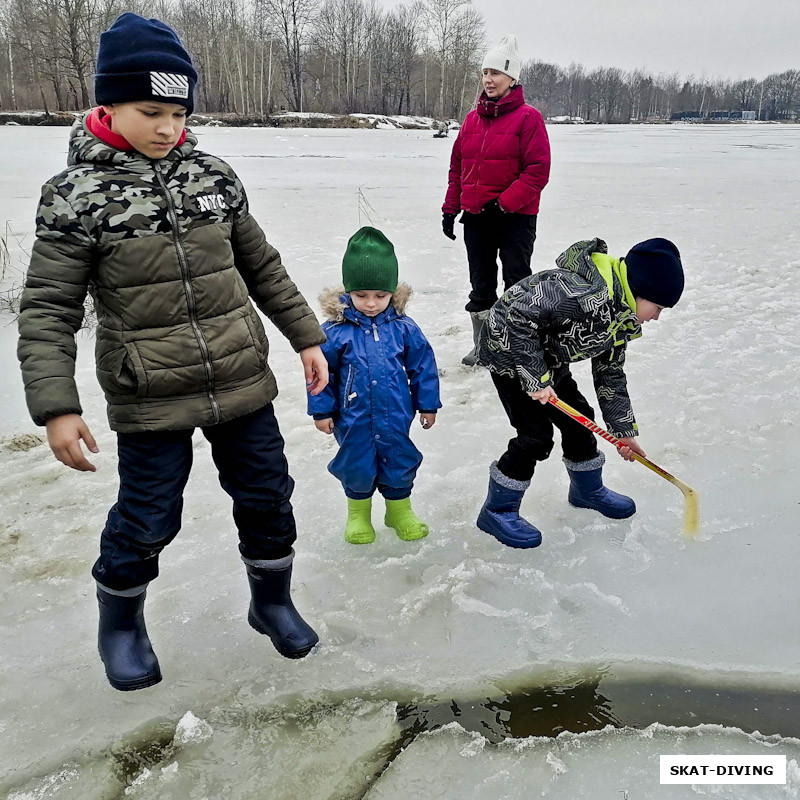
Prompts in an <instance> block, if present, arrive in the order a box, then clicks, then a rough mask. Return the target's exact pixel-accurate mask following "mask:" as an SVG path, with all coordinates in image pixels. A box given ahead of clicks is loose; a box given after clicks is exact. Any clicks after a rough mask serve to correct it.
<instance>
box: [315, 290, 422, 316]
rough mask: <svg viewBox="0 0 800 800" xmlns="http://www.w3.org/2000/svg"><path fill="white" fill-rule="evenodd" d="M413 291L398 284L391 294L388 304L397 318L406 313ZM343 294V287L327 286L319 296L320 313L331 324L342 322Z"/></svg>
mask: <svg viewBox="0 0 800 800" xmlns="http://www.w3.org/2000/svg"><path fill="white" fill-rule="evenodd" d="M413 293H414V290H413V289H412V288H411V287H410V286H409V285H408V284H407V283H398V284H397V289H395V291H394V292H393V293H392V302H391V303H390V304H389V306H390V307H391V308H394V310H395V311H396V312H397V314H398V315H399V316H403V315H404V314H405V313H406V305H408V301H409V300H410V299H411V295H412V294H413ZM343 294H345V291H344V286H341V285H340V286H329V287H328V288H327V289H323V290H322V292H321V293H320V295H319V304H320V307H321V308H322V313H323V314H324V315H325V317H326V318H327V319H329V320H330V321H331V322H342V320H344V312H345V309H346V308H347V304H346V303H343V302H342V295H343Z"/></svg>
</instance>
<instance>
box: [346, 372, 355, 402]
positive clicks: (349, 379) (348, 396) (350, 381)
mask: <svg viewBox="0 0 800 800" xmlns="http://www.w3.org/2000/svg"><path fill="white" fill-rule="evenodd" d="M353 377H354V375H353V365H352V364H350V365H349V366H348V367H347V381H346V383H345V385H344V407H345V408H347V407H348V406H349V405H350V401H351V400H353V399H354V398H353V397H352V396H351V391H350V390H351V389H352V388H353Z"/></svg>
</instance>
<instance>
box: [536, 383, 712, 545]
mask: <svg viewBox="0 0 800 800" xmlns="http://www.w3.org/2000/svg"><path fill="white" fill-rule="evenodd" d="M548 402H550V403H552V404H553V405H554V406H555V407H556V408H558V409H560V410H561V411H563V412H564V413H565V414H567V415H569V416H570V417H572V419H574V420H575V421H576V422H579V423H580V424H581V425H583V427H584V428H588V429H589V430H590V431H592V433H596V434H597V435H598V436H600V437H601V438H602V439H605V440H606V441H607V442H611V444H613V445H614V447H616V448H620V447H624V446H625V445H624V444H623V443H622V442H621V441H620V440H619V439H617V437H616V436H614V435H613V434H610V433H609V432H608V431H606V430H603V429H602V428H601V427H600V426H599V425H596V424H595V423H594V422H593V421H592V420H590V419H589V417H585V416H584V415H583V414H581V412H580V411H578V410H577V409H574V408H573V407H572V406H570V405H567V403H565V402H564V401H563V400H559V399H558V398H557V397H550V398H548ZM633 457H634V458H635V459H636V460H637V461H638V462H639V463H640V464H644V465H645V466H646V467H647V468H648V469H651V470H653V472H655V473H656V475H660V476H661V477H662V478H664V479H665V480H668V481H669V482H670V483H673V484H675V486H677V487H678V488H679V489H680V490H681V492H683V500H684V503H683V532H684V534H686V535H687V536H694V535H695V534H696V533H697V530H698V527H699V526H700V507H699V504H698V501H697V492H696V491H695V490H694V489H692V487H691V486H687V485H686V484H685V483H684V482H683V481H679V480H678V479H677V478H676V477H675V476H674V475H670V473H669V472H667V471H666V470H665V469H661V467H659V466H658V464H654V463H653V462H652V461H651V460H650V459H649V458H645V457H644V456H640V455H638V454H637V453H633Z"/></svg>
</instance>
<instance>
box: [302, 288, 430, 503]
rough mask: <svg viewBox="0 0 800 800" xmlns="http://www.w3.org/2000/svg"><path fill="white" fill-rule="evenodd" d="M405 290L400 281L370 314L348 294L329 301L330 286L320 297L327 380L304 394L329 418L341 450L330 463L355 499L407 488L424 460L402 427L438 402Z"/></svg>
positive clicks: (317, 413) (316, 413) (311, 408)
mask: <svg viewBox="0 0 800 800" xmlns="http://www.w3.org/2000/svg"><path fill="white" fill-rule="evenodd" d="M409 293H410V290H408V289H407V287H405V286H404V285H403V284H401V285H400V286H399V287H398V291H397V292H396V293H395V295H394V297H393V298H392V304H391V305H389V307H388V308H387V309H386V310H385V311H382V312H381V313H380V314H378V315H376V316H375V317H368V316H366V315H365V314H362V313H361V312H360V311H357V310H356V309H355V308H354V307H353V304H352V302H351V301H350V296H349V295H347V294H342V295H341V297H339V298H338V303H332V302H331V300H334V301H335V300H336V294H334V295H333V296H331V295H330V293H329V294H328V295H327V296H323V297H322V298H321V300H322V302H323V307H325V308H326V310H327V311H328V314H329V315H330V316H331V317H332V319H331V321H329V322H326V323H325V324H324V325H323V326H322V330H323V331H324V332H325V335H326V336H327V337H328V341H327V342H326V343H325V344H323V345H322V351H323V353H325V358H326V359H327V361H328V368H329V370H330V382H329V383H328V386H327V387H326V388H325V390H324V391H323V392H321V393H320V394H318V395H317V396H316V397H311V396H309V399H308V413H309V414H311V415H312V416H313V417H314V419H326V418H328V417H332V418H333V422H334V429H333V433H334V436H335V437H336V441H337V442H338V443H339V452H338V453H337V454H336V456H335V458H334V459H333V460H332V461H331V463H330V464H328V471H329V472H330V473H331V474H332V475H334V476H335V477H337V478H338V479H339V480H340V481H341V482H342V485H343V486H344V490H345V494H346V495H347V496H348V497H351V498H353V499H363V498H365V497H370V496H371V495H372V494H373V493H374V491H375V489H376V488H377V489H378V490H379V491H380V492H381V493H382V494H383V495H384V496H386V497H387V499H390V500H399V499H402V498H404V497H408V496H409V495H410V494H411V487H412V486H413V484H414V476H415V475H416V472H417V469H418V468H419V465H420V463H421V462H422V454H421V453H420V452H419V450H417V448H416V447H415V446H414V443H413V442H412V441H411V439H410V438H409V435H408V432H409V430H410V428H411V422H412V420H413V419H414V414H415V412H416V411H420V412H423V413H426V412H427V413H433V412H435V411H436V410H437V409H439V408H441V405H442V404H441V402H440V400H439V376H438V372H437V369H436V361H435V359H434V356H433V349H432V348H431V346H430V344H429V343H428V340H427V339H426V338H425V336H424V334H423V333H422V331H421V330H420V329H419V327H418V326H417V324H416V323H415V322H414V321H413V320H412V319H411V318H410V317H407V316H405V314H403V307H404V306H405V299H406V298H407V296H408V294H409ZM337 294H338V292H337ZM326 301H327V302H326ZM398 307H399V310H398Z"/></svg>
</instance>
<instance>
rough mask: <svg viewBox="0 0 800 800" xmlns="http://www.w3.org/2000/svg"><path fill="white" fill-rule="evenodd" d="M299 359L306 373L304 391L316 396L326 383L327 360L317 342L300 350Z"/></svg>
mask: <svg viewBox="0 0 800 800" xmlns="http://www.w3.org/2000/svg"><path fill="white" fill-rule="evenodd" d="M300 360H301V361H302V362H303V369H304V370H305V373H306V391H307V392H308V393H309V394H310V395H315V396H316V395H318V394H319V393H320V392H321V391H322V390H323V389H324V388H325V387H326V386H327V385H328V361H327V359H326V358H325V356H324V355H323V353H322V348H321V347H320V346H319V345H318V344H317V345H314V347H306V348H305V350H301V351H300Z"/></svg>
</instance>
